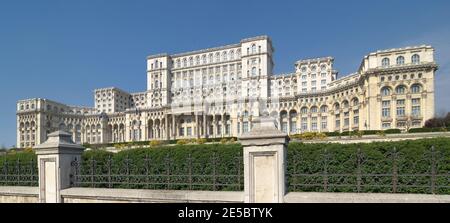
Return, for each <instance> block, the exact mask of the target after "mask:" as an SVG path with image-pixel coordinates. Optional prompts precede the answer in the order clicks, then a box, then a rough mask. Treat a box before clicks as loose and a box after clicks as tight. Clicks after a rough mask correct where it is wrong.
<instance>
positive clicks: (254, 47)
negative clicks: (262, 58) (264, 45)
mask: <svg viewBox="0 0 450 223" xmlns="http://www.w3.org/2000/svg"><path fill="white" fill-rule="evenodd" d="M252 53H256V45H255V44H253V45H252Z"/></svg>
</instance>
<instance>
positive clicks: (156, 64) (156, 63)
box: [155, 60, 158, 69]
mask: <svg viewBox="0 0 450 223" xmlns="http://www.w3.org/2000/svg"><path fill="white" fill-rule="evenodd" d="M155 68H156V69H158V60H155Z"/></svg>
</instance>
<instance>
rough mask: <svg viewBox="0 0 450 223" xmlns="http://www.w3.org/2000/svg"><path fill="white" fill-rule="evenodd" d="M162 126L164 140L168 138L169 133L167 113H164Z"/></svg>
mask: <svg viewBox="0 0 450 223" xmlns="http://www.w3.org/2000/svg"><path fill="white" fill-rule="evenodd" d="M164 127H165V128H166V130H165V133H166V135H165V137H166V140H169V139H170V135H169V116H168V115H167V114H165V115H164Z"/></svg>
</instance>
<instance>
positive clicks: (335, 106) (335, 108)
mask: <svg viewBox="0 0 450 223" xmlns="http://www.w3.org/2000/svg"><path fill="white" fill-rule="evenodd" d="M340 108H341V107H340V106H339V103H336V104H334V110H335V111H339V109H340Z"/></svg>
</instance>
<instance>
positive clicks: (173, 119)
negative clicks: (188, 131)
mask: <svg viewBox="0 0 450 223" xmlns="http://www.w3.org/2000/svg"><path fill="white" fill-rule="evenodd" d="M175 120H176V118H175V114H172V137H173V139H176V138H177V129H176V121H175Z"/></svg>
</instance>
